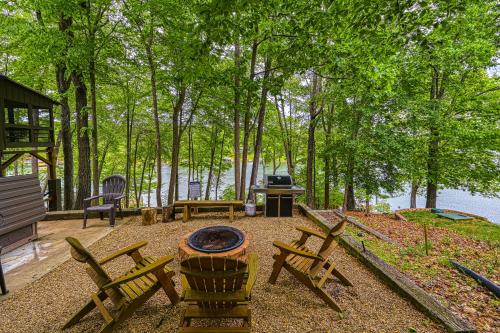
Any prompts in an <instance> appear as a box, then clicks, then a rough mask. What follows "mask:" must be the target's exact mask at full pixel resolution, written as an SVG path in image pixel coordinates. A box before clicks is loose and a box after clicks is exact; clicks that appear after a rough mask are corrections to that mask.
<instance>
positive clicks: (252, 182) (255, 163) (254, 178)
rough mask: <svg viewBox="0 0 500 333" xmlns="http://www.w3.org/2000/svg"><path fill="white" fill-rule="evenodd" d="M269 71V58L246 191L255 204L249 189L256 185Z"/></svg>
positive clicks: (266, 62) (269, 59)
mask: <svg viewBox="0 0 500 333" xmlns="http://www.w3.org/2000/svg"><path fill="white" fill-rule="evenodd" d="M270 69H271V58H269V57H266V60H265V65H264V78H263V81H262V90H261V95H260V108H259V115H258V119H257V134H256V137H255V146H254V155H253V163H252V174H251V176H250V186H249V190H248V198H247V200H253V201H254V202H255V198H254V196H253V195H252V194H253V193H251V192H250V187H252V185H255V184H256V183H257V174H258V172H259V158H260V152H261V148H262V134H263V133H264V117H265V115H266V105H267V89H268V87H267V85H268V82H267V81H268V79H269V72H270Z"/></svg>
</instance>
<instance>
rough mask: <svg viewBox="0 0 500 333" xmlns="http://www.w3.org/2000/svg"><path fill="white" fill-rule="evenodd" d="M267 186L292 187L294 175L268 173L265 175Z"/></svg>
mask: <svg viewBox="0 0 500 333" xmlns="http://www.w3.org/2000/svg"><path fill="white" fill-rule="evenodd" d="M265 180H266V184H265V185H266V187H284V188H289V187H292V185H293V182H292V176H290V175H267V176H266V177H265Z"/></svg>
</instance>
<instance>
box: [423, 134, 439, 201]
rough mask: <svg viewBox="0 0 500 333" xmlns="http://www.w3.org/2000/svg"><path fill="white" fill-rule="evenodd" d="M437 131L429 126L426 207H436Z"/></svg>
mask: <svg viewBox="0 0 500 333" xmlns="http://www.w3.org/2000/svg"><path fill="white" fill-rule="evenodd" d="M438 145H439V140H438V131H437V129H436V128H431V139H430V142H429V153H428V157H427V197H426V202H425V207H426V208H436V204H437V178H438V169H439V165H438Z"/></svg>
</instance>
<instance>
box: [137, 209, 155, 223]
mask: <svg viewBox="0 0 500 333" xmlns="http://www.w3.org/2000/svg"><path fill="white" fill-rule="evenodd" d="M141 215H142V225H151V224H155V223H156V222H157V220H156V208H150V207H148V208H141Z"/></svg>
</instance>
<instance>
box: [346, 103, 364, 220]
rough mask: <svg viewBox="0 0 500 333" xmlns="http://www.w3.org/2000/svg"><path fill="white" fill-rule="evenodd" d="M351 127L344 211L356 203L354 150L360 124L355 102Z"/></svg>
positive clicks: (352, 208) (350, 208)
mask: <svg viewBox="0 0 500 333" xmlns="http://www.w3.org/2000/svg"><path fill="white" fill-rule="evenodd" d="M352 107H353V116H354V119H353V125H352V129H351V141H352V147H350V148H349V150H348V152H347V169H346V178H345V189H344V211H345V210H354V209H355V208H356V201H355V199H354V167H355V164H356V149H355V142H356V140H357V139H358V133H359V126H360V123H361V112H360V111H359V110H358V108H357V107H356V102H355V101H354V104H353V106H352Z"/></svg>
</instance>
